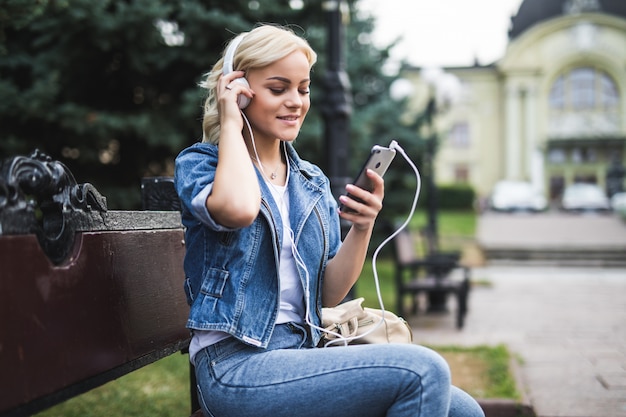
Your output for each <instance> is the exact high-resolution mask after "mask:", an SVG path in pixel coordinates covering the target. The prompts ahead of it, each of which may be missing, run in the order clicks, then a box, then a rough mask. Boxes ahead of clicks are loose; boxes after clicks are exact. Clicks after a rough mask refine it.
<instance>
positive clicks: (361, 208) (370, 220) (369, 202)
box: [339, 169, 385, 230]
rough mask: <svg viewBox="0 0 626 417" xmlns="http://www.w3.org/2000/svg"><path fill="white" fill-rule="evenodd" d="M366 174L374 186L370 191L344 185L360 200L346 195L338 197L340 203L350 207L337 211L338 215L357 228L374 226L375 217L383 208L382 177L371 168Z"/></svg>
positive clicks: (383, 183) (364, 228)
mask: <svg viewBox="0 0 626 417" xmlns="http://www.w3.org/2000/svg"><path fill="white" fill-rule="evenodd" d="M366 175H367V177H368V178H369V179H370V181H371V182H372V184H373V186H374V188H373V191H372V192H371V193H370V192H369V191H367V190H364V189H362V188H359V187H357V186H356V185H354V184H348V185H346V191H347V192H348V193H349V194H350V195H352V196H354V197H356V198H358V199H360V200H361V201H362V202H359V201H357V200H355V199H352V198H350V197H348V196H347V195H342V196H340V197H339V201H340V202H341V204H343V205H344V206H345V207H347V208H348V209H351V210H344V211H339V216H340V217H341V218H342V219H344V220H348V221H350V222H352V225H353V227H355V228H356V229H358V230H367V229H371V228H372V227H373V226H374V222H375V221H376V217H377V216H378V213H379V212H380V210H381V209H382V208H383V198H384V195H385V182H384V180H383V178H382V177H381V176H380V175H378V174H377V173H376V172H374V171H372V170H371V169H368V170H367V172H366Z"/></svg>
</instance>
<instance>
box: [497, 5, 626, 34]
mask: <svg viewBox="0 0 626 417" xmlns="http://www.w3.org/2000/svg"><path fill="white" fill-rule="evenodd" d="M578 13H606V14H611V15H616V16H620V17H623V18H626V1H624V0H524V1H523V2H522V4H521V5H520V7H519V10H518V11H517V14H516V15H515V16H513V17H511V27H510V29H509V39H510V40H513V39H515V38H516V37H518V36H519V35H520V34H522V33H523V32H525V31H526V30H527V29H529V28H531V27H532V26H534V25H536V24H538V23H541V22H543V21H546V20H550V19H554V18H557V17H559V16H564V15H569V14H578Z"/></svg>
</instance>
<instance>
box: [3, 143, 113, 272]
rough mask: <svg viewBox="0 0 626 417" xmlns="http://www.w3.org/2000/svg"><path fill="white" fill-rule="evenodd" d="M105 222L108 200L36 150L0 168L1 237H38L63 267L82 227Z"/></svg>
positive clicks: (45, 248) (54, 259)
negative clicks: (102, 219) (95, 221)
mask: <svg viewBox="0 0 626 417" xmlns="http://www.w3.org/2000/svg"><path fill="white" fill-rule="evenodd" d="M94 212H97V213H99V214H100V216H101V217H103V216H104V215H105V214H106V212H107V204H106V198H105V197H104V196H102V195H101V194H100V193H99V192H98V190H96V188H95V187H94V186H93V185H91V184H88V183H85V184H77V183H76V180H75V179H74V175H73V174H72V173H71V172H70V170H69V169H68V168H67V167H66V166H65V165H64V164H63V163H61V162H59V161H54V160H52V158H51V157H50V156H48V155H46V154H45V153H43V152H41V151H39V150H35V151H34V152H32V153H31V154H30V155H29V156H16V157H13V158H9V159H6V160H4V161H3V162H2V164H1V165H0V235H16V234H30V233H34V234H36V235H37V238H38V239H39V244H40V245H41V247H42V249H43V251H44V252H45V253H46V255H47V256H48V257H49V258H50V260H51V261H52V262H53V263H54V264H55V265H58V264H60V263H61V262H63V260H64V259H65V258H66V257H67V256H68V255H69V253H70V252H71V250H72V247H73V244H74V237H75V233H76V230H77V229H78V227H79V226H81V225H82V226H84V225H85V224H88V223H90V222H92V221H93V216H92V214H93V213H94Z"/></svg>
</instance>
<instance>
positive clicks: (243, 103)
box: [233, 78, 250, 110]
mask: <svg viewBox="0 0 626 417" xmlns="http://www.w3.org/2000/svg"><path fill="white" fill-rule="evenodd" d="M233 82H234V83H239V84H241V85H243V86H244V87H246V88H250V84H249V83H248V80H246V79H245V78H235V79H234V80H233ZM237 104H238V105H239V108H240V109H241V110H243V109H245V108H246V107H248V104H250V98H249V97H247V96H245V95H243V94H239V95H238V96H237Z"/></svg>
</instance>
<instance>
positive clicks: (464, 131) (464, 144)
mask: <svg viewBox="0 0 626 417" xmlns="http://www.w3.org/2000/svg"><path fill="white" fill-rule="evenodd" d="M448 140H449V143H450V146H451V147H453V148H469V146H470V133H469V124H468V123H467V122H457V123H455V124H454V125H453V126H452V129H450V133H449V136H448Z"/></svg>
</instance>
